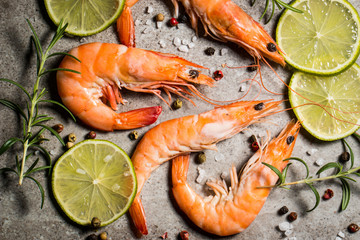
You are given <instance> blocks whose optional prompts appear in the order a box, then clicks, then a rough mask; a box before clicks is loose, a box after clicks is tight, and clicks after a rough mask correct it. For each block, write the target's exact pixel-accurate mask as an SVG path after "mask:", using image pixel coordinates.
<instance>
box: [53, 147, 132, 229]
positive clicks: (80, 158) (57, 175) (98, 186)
mask: <svg viewBox="0 0 360 240" xmlns="http://www.w3.org/2000/svg"><path fill="white" fill-rule="evenodd" d="M52 190H53V193H54V196H55V198H56V200H57V202H58V203H59V205H60V207H61V208H62V210H63V211H64V212H65V213H66V215H67V216H68V217H69V218H70V219H71V220H73V221H74V222H76V223H78V224H80V225H90V224H91V220H92V219H93V218H94V217H97V218H98V219H99V220H100V221H101V226H106V225H108V224H110V223H112V222H113V221H115V220H116V219H118V218H119V217H120V216H121V215H123V214H124V213H125V212H126V211H127V210H128V208H129V207H130V206H131V203H132V201H133V199H134V197H135V194H136V190H137V181H136V176H135V171H134V168H133V166H132V163H131V160H130V158H129V156H128V155H126V153H125V152H124V151H123V150H122V149H121V148H119V147H118V146H116V145H115V144H113V143H111V142H108V141H104V140H85V141H82V142H80V143H78V144H76V145H75V146H74V147H72V148H71V149H70V150H68V151H67V152H66V153H64V154H63V155H62V156H61V157H60V158H59V160H58V161H57V162H56V164H55V166H54V169H53V176H52Z"/></svg>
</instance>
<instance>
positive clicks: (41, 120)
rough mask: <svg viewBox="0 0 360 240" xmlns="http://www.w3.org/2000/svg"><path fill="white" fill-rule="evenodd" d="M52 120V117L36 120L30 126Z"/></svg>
mask: <svg viewBox="0 0 360 240" xmlns="http://www.w3.org/2000/svg"><path fill="white" fill-rule="evenodd" d="M52 119H54V118H53V117H43V118H38V119H37V120H35V121H33V123H32V126H34V125H36V124H38V123H41V122H46V121H49V120H52Z"/></svg>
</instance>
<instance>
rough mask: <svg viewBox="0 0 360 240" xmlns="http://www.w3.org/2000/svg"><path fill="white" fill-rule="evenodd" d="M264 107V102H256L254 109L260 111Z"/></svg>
mask: <svg viewBox="0 0 360 240" xmlns="http://www.w3.org/2000/svg"><path fill="white" fill-rule="evenodd" d="M264 107H265V104H264V103H258V104H256V105H255V107H254V108H255V110H256V111H260V110H263V108H264Z"/></svg>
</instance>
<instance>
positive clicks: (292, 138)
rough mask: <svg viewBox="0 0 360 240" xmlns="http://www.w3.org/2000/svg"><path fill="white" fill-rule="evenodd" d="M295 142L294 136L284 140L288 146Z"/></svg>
mask: <svg viewBox="0 0 360 240" xmlns="http://www.w3.org/2000/svg"><path fill="white" fill-rule="evenodd" d="M294 140H295V138H294V136H288V137H287V139H286V143H287V144H288V145H290V144H291V143H292V142H293V141H294Z"/></svg>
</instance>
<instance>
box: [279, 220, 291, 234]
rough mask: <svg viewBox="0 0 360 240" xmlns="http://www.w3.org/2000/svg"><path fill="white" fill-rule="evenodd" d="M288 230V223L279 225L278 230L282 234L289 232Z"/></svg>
mask: <svg viewBox="0 0 360 240" xmlns="http://www.w3.org/2000/svg"><path fill="white" fill-rule="evenodd" d="M289 228H290V223H288V222H282V223H280V224H279V230H280V231H282V232H285V231H287V230H289Z"/></svg>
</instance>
